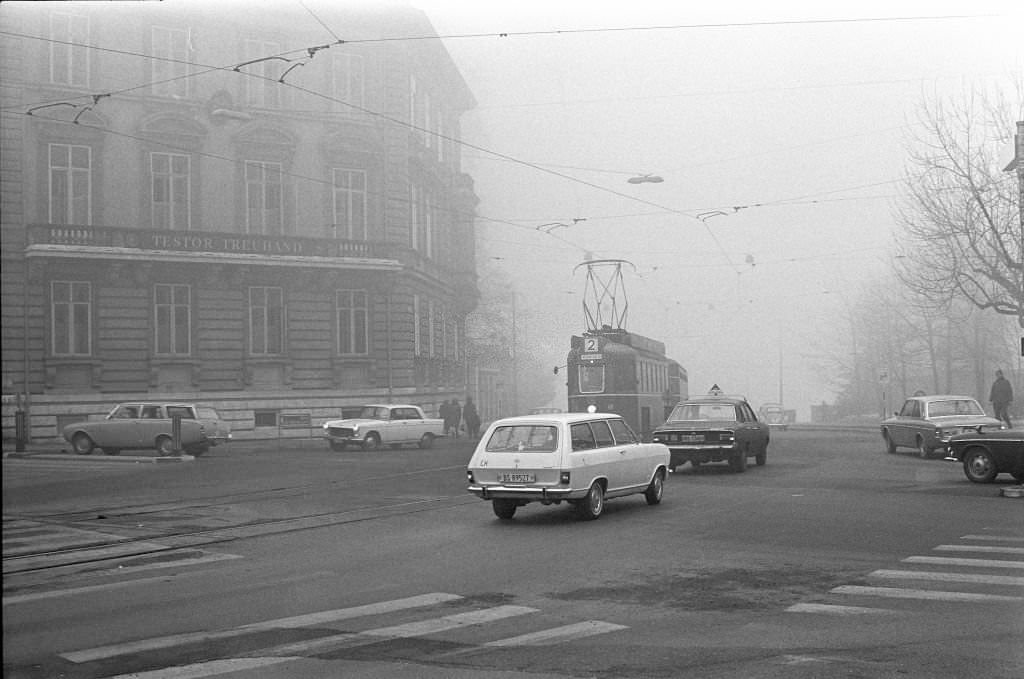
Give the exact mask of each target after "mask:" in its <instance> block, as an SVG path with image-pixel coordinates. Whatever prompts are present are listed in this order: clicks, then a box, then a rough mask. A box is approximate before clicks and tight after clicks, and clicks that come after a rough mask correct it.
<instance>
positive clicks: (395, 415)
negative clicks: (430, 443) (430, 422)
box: [391, 408, 423, 442]
mask: <svg viewBox="0 0 1024 679" xmlns="http://www.w3.org/2000/svg"><path fill="white" fill-rule="evenodd" d="M391 417H392V419H394V420H395V422H394V423H393V424H394V429H395V441H396V442H398V441H406V442H408V441H418V440H419V438H420V437H419V434H418V433H417V432H418V431H419V427H420V425H421V424H422V423H423V420H421V419H420V416H419V413H417V412H416V411H415V410H413V409H412V408H395V409H394V410H392V411H391Z"/></svg>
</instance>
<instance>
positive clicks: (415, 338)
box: [412, 295, 423, 356]
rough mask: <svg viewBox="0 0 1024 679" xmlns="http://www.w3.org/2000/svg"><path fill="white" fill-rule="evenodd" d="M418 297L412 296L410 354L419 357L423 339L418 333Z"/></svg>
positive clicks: (421, 351)
mask: <svg viewBox="0 0 1024 679" xmlns="http://www.w3.org/2000/svg"><path fill="white" fill-rule="evenodd" d="M421 315H422V314H420V296H419V295H413V296H412V347H413V348H412V352H413V355H415V356H419V355H421V354H422V353H423V337H422V335H421V333H420V316H421Z"/></svg>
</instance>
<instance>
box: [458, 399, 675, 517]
mask: <svg viewBox="0 0 1024 679" xmlns="http://www.w3.org/2000/svg"><path fill="white" fill-rule="evenodd" d="M667 468H668V448H666V447H665V446H663V445H661V444H660V443H642V442H641V441H640V439H639V437H637V435H636V434H635V433H633V431H632V430H631V429H630V428H629V426H628V425H627V424H626V423H625V421H624V420H623V419H622V417H620V416H618V415H613V414H597V413H545V414H539V415H521V416H519V417H508V418H504V419H501V420H497V421H495V422H493V423H491V425H490V426H489V427H488V428H487V431H486V432H485V433H484V436H483V437H482V438H481V439H480V442H479V443H478V444H477V447H476V451H475V452H474V453H473V457H472V459H470V461H469V465H468V467H467V469H466V475H467V478H468V480H469V486H468V490H469V492H470V493H473V494H474V495H476V496H477V497H479V498H482V499H484V500H488V501H490V502H491V506H492V507H493V509H494V513H495V515H496V516H497V517H498V518H499V519H511V518H513V516H514V515H515V513H516V510H517V509H518V508H519V507H522V506H524V505H527V504H529V503H531V502H540V503H541V504H544V505H551V504H556V505H557V504H561V503H562V502H568V503H569V504H571V505H573V506H574V507H575V509H576V512H577V514H578V515H579V516H580V518H583V519H596V518H597V517H599V516H600V515H601V512H602V511H603V510H604V503H605V500H606V499H610V498H614V497H622V496H624V495H631V494H634V493H642V494H643V495H644V498H645V499H646V500H647V504H649V505H656V504H658V503H660V502H661V498H662V494H663V493H664V487H665V477H666V475H667V473H668V472H667Z"/></svg>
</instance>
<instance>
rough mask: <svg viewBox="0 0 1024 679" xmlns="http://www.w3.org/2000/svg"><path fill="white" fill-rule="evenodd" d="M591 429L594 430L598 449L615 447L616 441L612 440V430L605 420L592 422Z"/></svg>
mask: <svg viewBox="0 0 1024 679" xmlns="http://www.w3.org/2000/svg"><path fill="white" fill-rule="evenodd" d="M590 428H591V429H593V430H594V441H595V442H596V444H597V447H598V448H605V447H607V446H614V445H615V439H614V438H612V430H611V429H609V428H608V423H607V422H605V421H603V420H598V421H597V422H591V423H590Z"/></svg>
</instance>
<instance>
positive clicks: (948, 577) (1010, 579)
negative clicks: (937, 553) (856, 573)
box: [868, 569, 1024, 587]
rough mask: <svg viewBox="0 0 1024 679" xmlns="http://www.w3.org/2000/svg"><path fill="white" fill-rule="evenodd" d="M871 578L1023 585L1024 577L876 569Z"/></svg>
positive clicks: (869, 574)
mask: <svg viewBox="0 0 1024 679" xmlns="http://www.w3.org/2000/svg"><path fill="white" fill-rule="evenodd" d="M868 577H871V578H885V579H888V580H934V581H936V582H970V583H974V584H979V585H1008V586H1011V587H1024V578H1018V577H1015V576H1013V575H976V574H974V573H937V572H931V571H897V570H886V569H882V570H877V571H871V572H870V573H868Z"/></svg>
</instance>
